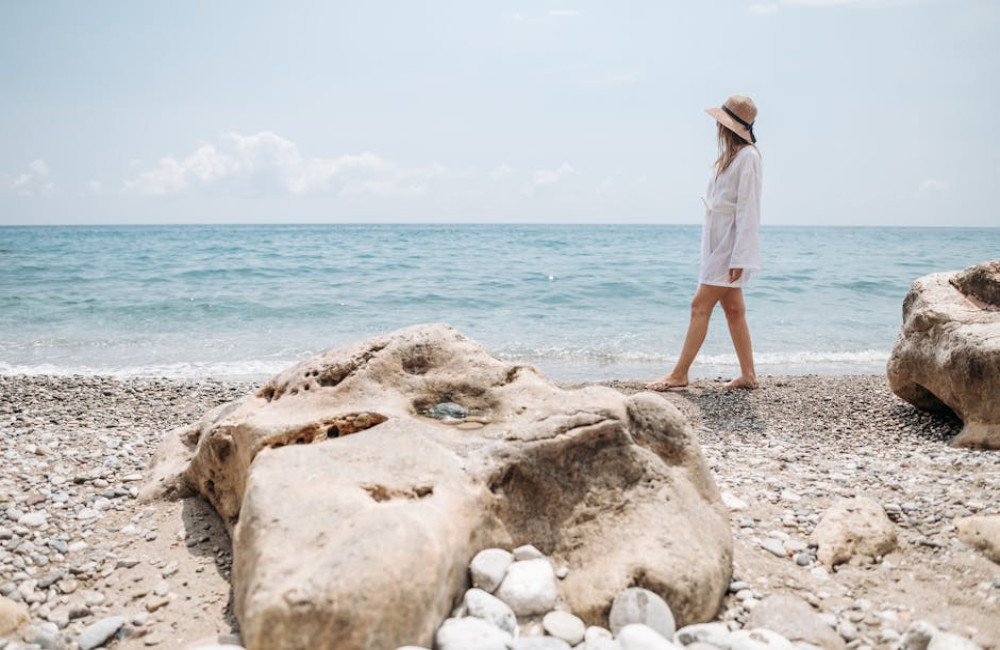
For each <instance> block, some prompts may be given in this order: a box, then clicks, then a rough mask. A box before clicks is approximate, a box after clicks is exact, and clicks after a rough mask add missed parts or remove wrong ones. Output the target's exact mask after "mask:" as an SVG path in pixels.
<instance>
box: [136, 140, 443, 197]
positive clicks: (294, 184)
mask: <svg viewBox="0 0 1000 650" xmlns="http://www.w3.org/2000/svg"><path fill="white" fill-rule="evenodd" d="M447 173H448V170H447V169H446V168H445V167H443V166H441V165H431V166H429V167H426V168H407V167H405V166H402V165H399V164H396V163H393V162H391V161H389V160H386V159H385V158H382V157H380V156H378V155H376V154H374V153H370V152H363V153H360V154H344V155H341V156H337V157H333V158H323V157H307V156H304V155H303V154H302V152H301V151H300V150H299V146H298V145H297V144H296V143H295V142H293V141H291V140H289V139H287V138H283V137H281V136H280V135H277V134H275V133H272V132H270V131H261V132H259V133H254V134H249V135H246V134H240V133H230V134H227V135H225V136H223V138H222V141H221V142H220V144H219V145H218V146H216V145H214V144H212V143H205V144H202V145H201V146H199V147H198V148H197V149H196V150H195V151H194V152H193V153H191V154H190V155H188V156H186V157H184V158H180V159H178V158H174V157H172V156H166V157H164V158H161V159H160V161H159V162H158V163H157V165H156V166H155V167H153V168H152V169H148V170H146V171H143V172H141V173H139V174H138V175H137V176H135V177H134V178H132V179H131V180H128V181H126V182H125V184H124V188H123V189H124V191H125V192H129V193H135V194H144V195H152V196H163V195H167V194H177V193H180V192H189V191H195V190H208V189H213V190H216V191H230V192H235V193H252V194H277V195H289V194H290V195H303V194H318V193H335V194H341V195H357V194H373V195H378V196H391V195H395V196H419V195H421V194H423V193H424V192H425V191H426V189H427V185H428V183H429V182H430V181H431V180H432V179H434V178H438V177H441V176H444V175H447Z"/></svg>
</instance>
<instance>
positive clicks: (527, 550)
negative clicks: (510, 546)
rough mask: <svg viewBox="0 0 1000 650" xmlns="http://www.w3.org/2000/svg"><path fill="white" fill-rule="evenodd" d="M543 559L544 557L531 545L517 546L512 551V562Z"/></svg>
mask: <svg viewBox="0 0 1000 650" xmlns="http://www.w3.org/2000/svg"><path fill="white" fill-rule="evenodd" d="M543 557H545V555H544V554H542V552H541V551H539V550H538V549H537V548H535V547H534V546H532V545H531V544H525V545H524V546H518V547H517V548H515V549H514V560H516V561H517V562H523V561H524V560H540V559H542V558H543Z"/></svg>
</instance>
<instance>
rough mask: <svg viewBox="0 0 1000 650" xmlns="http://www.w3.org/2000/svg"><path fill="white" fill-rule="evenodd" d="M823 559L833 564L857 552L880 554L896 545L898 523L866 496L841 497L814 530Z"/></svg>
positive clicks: (814, 540)
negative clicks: (893, 521)
mask: <svg viewBox="0 0 1000 650" xmlns="http://www.w3.org/2000/svg"><path fill="white" fill-rule="evenodd" d="M812 539H813V543H814V544H816V545H817V546H818V547H819V548H818V550H817V552H816V555H817V557H818V558H819V560H820V562H822V563H823V564H826V565H827V566H834V565H837V564H841V563H843V562H849V561H850V560H851V558H852V557H854V556H859V555H860V556H866V557H869V558H872V559H874V558H877V557H880V556H882V555H885V554H886V553H889V552H890V551H892V550H893V549H895V548H896V544H897V543H898V540H897V534H896V525H895V524H894V523H892V520H890V519H889V517H888V516H887V515H886V514H885V510H883V509H882V506H880V505H879V504H877V503H875V502H874V501H872V500H871V499H868V498H865V497H855V498H853V499H841V500H840V501H837V502H836V503H835V504H833V506H831V507H830V509H829V510H828V511H827V512H826V514H825V515H823V519H822V520H821V521H820V522H819V524H818V525H817V526H816V529H815V530H814V531H813V534H812Z"/></svg>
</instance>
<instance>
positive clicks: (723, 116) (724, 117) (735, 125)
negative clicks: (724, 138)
mask: <svg viewBox="0 0 1000 650" xmlns="http://www.w3.org/2000/svg"><path fill="white" fill-rule="evenodd" d="M705 112H706V113H708V114H709V115H711V116H712V117H714V118H715V121H716V122H718V123H719V124H721V125H722V126H724V127H726V128H727V129H729V130H730V131H732V132H733V133H735V134H736V135H738V136H740V137H741V138H743V139H744V140H745V141H746V142H747V143H748V144H750V143H752V142H753V137H752V136H751V135H750V131H748V130H747V128H746V127H745V126H743V125H742V124H740V123H739V122H737V121H736V120H734V119H733V118H731V117H729V115H728V114H727V113H726V112H725V111H724V110H722V109H721V108H715V107H712V108H706V109H705Z"/></svg>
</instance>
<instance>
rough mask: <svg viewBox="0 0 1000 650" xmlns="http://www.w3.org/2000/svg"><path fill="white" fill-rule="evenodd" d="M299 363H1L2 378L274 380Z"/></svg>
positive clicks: (292, 361) (294, 361) (272, 361)
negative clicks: (138, 364)
mask: <svg viewBox="0 0 1000 650" xmlns="http://www.w3.org/2000/svg"><path fill="white" fill-rule="evenodd" d="M294 363H296V360H288V361H274V360H270V361H213V362H207V363H191V362H178V363H163V364H150V365H143V366H110V365H109V366H98V365H94V366H89V365H79V366H75V365H70V366H61V365H57V364H53V363H40V364H35V365H22V364H11V363H5V362H3V361H0V375H5V376H10V375H30V376H36V375H51V376H55V377H73V376H76V375H82V376H85V377H96V376H102V377H105V376H106V377H118V378H128V377H167V378H170V379H201V378H207V377H211V378H215V379H242V380H246V379H252V380H265V379H270V378H271V377H273V376H274V375H276V374H278V373H279V372H281V371H282V370H284V369H285V368H288V367H289V366H291V365H293V364H294Z"/></svg>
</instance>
